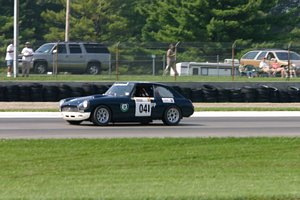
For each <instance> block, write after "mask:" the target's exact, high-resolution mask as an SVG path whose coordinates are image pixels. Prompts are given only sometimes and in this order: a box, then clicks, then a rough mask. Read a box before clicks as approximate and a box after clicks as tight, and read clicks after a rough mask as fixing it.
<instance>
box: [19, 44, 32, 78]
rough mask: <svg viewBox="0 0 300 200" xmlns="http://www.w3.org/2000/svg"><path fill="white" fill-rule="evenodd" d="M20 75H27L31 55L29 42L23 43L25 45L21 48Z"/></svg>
mask: <svg viewBox="0 0 300 200" xmlns="http://www.w3.org/2000/svg"><path fill="white" fill-rule="evenodd" d="M21 54H22V77H24V76H26V77H28V76H29V70H30V62H31V59H32V56H33V50H32V48H31V47H30V42H26V43H25V47H24V48H23V49H22V52H21Z"/></svg>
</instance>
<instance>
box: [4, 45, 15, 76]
mask: <svg viewBox="0 0 300 200" xmlns="http://www.w3.org/2000/svg"><path fill="white" fill-rule="evenodd" d="M14 50H15V47H14V45H13V41H10V44H9V45H8V46H7V48H6V56H5V60H6V65H7V77H11V71H12V66H13V61H14Z"/></svg>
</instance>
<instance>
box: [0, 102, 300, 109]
mask: <svg viewBox="0 0 300 200" xmlns="http://www.w3.org/2000/svg"><path fill="white" fill-rule="evenodd" d="M0 105H1V107H0V110H13V109H17V110H23V109H24V110H29V109H31V110H40V109H58V102H0ZM194 106H195V107H202V108H209V107H215V108H219V107H228V108H239V107H249V108H251V107H252V108H253V107H256V108H257V107H258V108H259V107H265V108H278V107H285V108H295V107H300V103H194Z"/></svg>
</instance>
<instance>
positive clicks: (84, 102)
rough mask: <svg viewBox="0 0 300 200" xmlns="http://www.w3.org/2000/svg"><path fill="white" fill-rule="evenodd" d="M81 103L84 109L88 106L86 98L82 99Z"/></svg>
mask: <svg viewBox="0 0 300 200" xmlns="http://www.w3.org/2000/svg"><path fill="white" fill-rule="evenodd" d="M82 105H83V107H84V108H85V109H86V108H88V107H89V101H88V100H85V101H83V102H82Z"/></svg>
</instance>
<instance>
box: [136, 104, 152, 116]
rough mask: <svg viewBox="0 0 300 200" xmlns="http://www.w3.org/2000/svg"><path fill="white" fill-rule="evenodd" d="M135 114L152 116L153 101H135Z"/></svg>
mask: <svg viewBox="0 0 300 200" xmlns="http://www.w3.org/2000/svg"><path fill="white" fill-rule="evenodd" d="M135 116H137V117H147V116H149V117H150V116H151V102H139V101H135Z"/></svg>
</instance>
